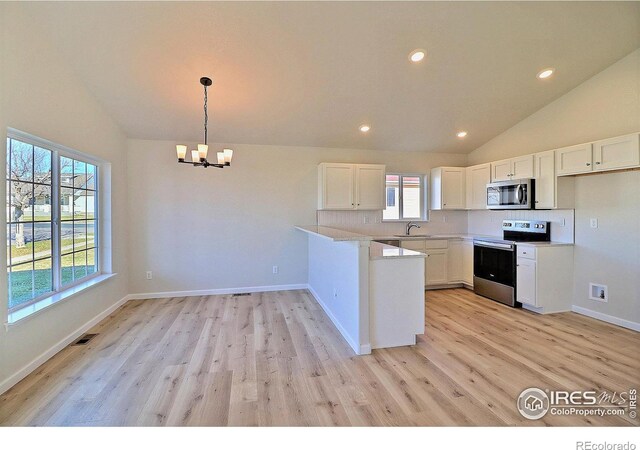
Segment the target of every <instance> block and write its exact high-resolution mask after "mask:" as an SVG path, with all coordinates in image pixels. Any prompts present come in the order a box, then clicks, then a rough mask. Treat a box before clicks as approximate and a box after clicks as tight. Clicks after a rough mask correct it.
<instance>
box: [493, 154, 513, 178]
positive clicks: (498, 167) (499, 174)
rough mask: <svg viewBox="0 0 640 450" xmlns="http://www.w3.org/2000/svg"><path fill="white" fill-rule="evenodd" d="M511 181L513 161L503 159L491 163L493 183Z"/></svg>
mask: <svg viewBox="0 0 640 450" xmlns="http://www.w3.org/2000/svg"><path fill="white" fill-rule="evenodd" d="M510 179H511V160H510V159H503V160H501V161H495V162H492V163H491V181H492V182H494V181H507V180H510Z"/></svg>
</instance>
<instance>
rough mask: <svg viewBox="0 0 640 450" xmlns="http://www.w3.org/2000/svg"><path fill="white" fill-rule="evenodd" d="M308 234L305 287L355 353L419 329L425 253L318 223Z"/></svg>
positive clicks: (403, 340) (406, 339) (411, 338)
mask: <svg viewBox="0 0 640 450" xmlns="http://www.w3.org/2000/svg"><path fill="white" fill-rule="evenodd" d="M296 229H298V230H300V231H302V232H305V233H307V234H308V245H309V265H308V270H309V278H308V279H309V291H310V292H311V293H312V294H313V296H314V297H315V298H316V300H317V301H318V303H319V304H320V305H321V306H322V308H323V309H324V311H325V312H326V314H327V315H328V316H329V318H330V319H331V320H332V322H333V323H334V325H335V326H336V328H337V329H338V330H339V331H340V333H341V334H342V336H343V337H344V339H345V340H346V341H347V343H348V344H349V346H350V347H351V348H352V349H353V351H354V352H355V353H356V354H358V355H363V354H368V353H371V349H373V348H386V347H397V346H403V345H413V344H415V342H416V335H418V334H423V333H424V285H425V279H424V273H425V268H424V265H425V256H426V255H425V254H424V253H421V252H417V251H413V250H409V249H404V248H398V247H394V246H391V245H385V244H381V243H378V242H373V237H371V236H366V235H362V234H357V233H351V232H348V231H344V230H339V229H336V228H329V227H321V226H297V227H296Z"/></svg>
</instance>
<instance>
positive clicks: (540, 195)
mask: <svg viewBox="0 0 640 450" xmlns="http://www.w3.org/2000/svg"><path fill="white" fill-rule="evenodd" d="M533 158H534V166H535V174H534V175H535V179H536V187H535V195H536V197H535V203H536V209H552V208H555V207H556V159H555V152H554V151H553V150H550V151H548V152H542V153H536V154H535V155H533Z"/></svg>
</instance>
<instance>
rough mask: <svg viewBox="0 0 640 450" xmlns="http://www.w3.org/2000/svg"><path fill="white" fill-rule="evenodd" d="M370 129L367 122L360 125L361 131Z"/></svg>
mask: <svg viewBox="0 0 640 450" xmlns="http://www.w3.org/2000/svg"><path fill="white" fill-rule="evenodd" d="M370 129H371V126H370V125H367V124H363V125H360V131H362V132H363V133H366V132H367V131H369V130H370Z"/></svg>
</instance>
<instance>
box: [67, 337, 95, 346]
mask: <svg viewBox="0 0 640 450" xmlns="http://www.w3.org/2000/svg"><path fill="white" fill-rule="evenodd" d="M96 336H97V334H85V335H83V336H81V337H80V339H78V340H77V341H75V342H74V343H73V345H87V344H88V343H89V341H91V339H93V338H94V337H96Z"/></svg>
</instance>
